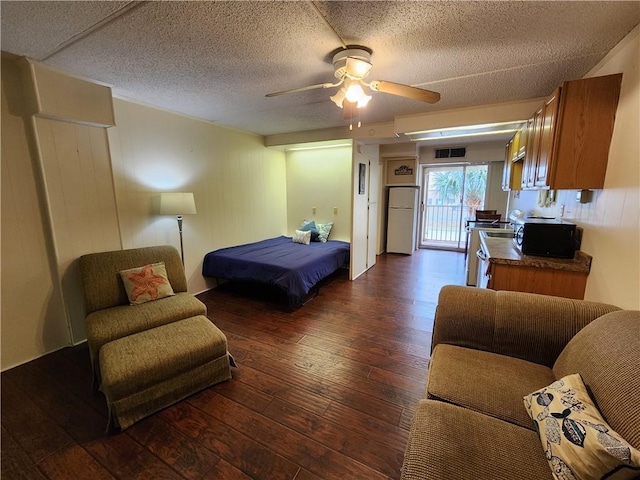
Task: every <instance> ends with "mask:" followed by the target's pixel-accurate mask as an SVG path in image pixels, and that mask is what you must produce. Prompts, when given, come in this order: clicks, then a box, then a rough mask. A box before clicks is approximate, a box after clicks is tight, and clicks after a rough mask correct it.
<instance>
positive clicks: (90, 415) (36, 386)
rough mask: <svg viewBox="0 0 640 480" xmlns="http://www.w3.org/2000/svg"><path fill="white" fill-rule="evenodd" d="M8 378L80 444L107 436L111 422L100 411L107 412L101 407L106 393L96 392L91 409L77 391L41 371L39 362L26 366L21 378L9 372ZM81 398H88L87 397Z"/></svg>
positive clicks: (23, 368) (82, 395) (21, 370)
mask: <svg viewBox="0 0 640 480" xmlns="http://www.w3.org/2000/svg"><path fill="white" fill-rule="evenodd" d="M49 371H50V370H49ZM7 378H8V379H12V380H13V381H14V382H15V384H16V385H17V386H18V388H20V389H21V390H22V391H24V392H25V394H26V395H28V396H29V398H31V399H32V400H33V402H34V403H35V404H36V405H37V406H38V407H39V408H40V409H41V410H42V411H43V412H47V415H48V416H49V418H50V419H51V420H52V421H53V422H55V423H56V424H57V425H59V426H60V427H61V428H63V429H64V430H65V431H66V432H67V433H68V434H69V435H70V436H71V437H72V438H73V439H74V440H75V441H76V442H78V443H83V442H87V441H91V440H95V439H97V438H101V437H103V436H104V434H105V431H106V426H107V418H106V416H104V415H103V414H101V413H99V410H103V409H102V407H101V405H103V404H105V400H104V396H103V395H102V393H100V392H92V394H91V397H89V402H90V403H91V405H88V404H87V403H85V402H83V401H82V400H81V399H80V398H79V397H77V396H76V395H75V393H76V392H77V390H75V389H69V388H67V385H62V384H60V383H59V382H56V380H55V379H52V378H51V377H49V376H48V375H46V374H45V373H44V372H43V371H42V370H41V368H40V367H39V364H38V363H37V362H32V363H29V364H27V365H24V366H23V367H22V368H21V369H20V375H13V371H9V372H7ZM80 396H81V397H84V398H87V397H86V396H85V395H84V394H83V393H81V394H80ZM98 405H100V407H98Z"/></svg>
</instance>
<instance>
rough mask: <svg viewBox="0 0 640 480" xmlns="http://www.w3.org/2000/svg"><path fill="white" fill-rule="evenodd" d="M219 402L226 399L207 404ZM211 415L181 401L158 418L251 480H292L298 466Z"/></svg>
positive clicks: (215, 399)
mask: <svg viewBox="0 0 640 480" xmlns="http://www.w3.org/2000/svg"><path fill="white" fill-rule="evenodd" d="M218 399H224V397H222V396H221V395H215V396H213V397H212V401H211V402H209V403H208V404H207V405H209V404H211V403H213V402H215V401H217V400H218ZM224 401H226V402H231V403H233V404H234V405H237V406H238V408H245V407H241V406H240V405H238V404H237V403H235V402H232V401H231V400H228V399H224ZM208 413H210V412H204V411H202V410H200V409H197V408H195V407H194V406H192V405H190V404H189V402H181V403H179V404H176V405H174V406H172V407H170V408H168V409H166V410H163V411H162V412H161V413H160V414H159V415H160V416H161V417H162V418H163V419H165V420H166V421H168V422H170V423H171V424H172V425H174V426H176V427H177V428H178V429H180V431H182V432H183V433H184V434H186V435H189V436H191V437H192V438H195V439H197V440H198V441H199V442H200V443H201V444H202V445H204V446H205V447H206V448H207V449H209V450H211V451H212V452H214V453H215V454H216V455H218V456H219V457H220V458H222V459H224V460H226V461H227V462H229V463H230V464H232V465H233V466H234V467H236V468H237V469H239V470H241V471H243V472H244V473H246V474H247V475H249V476H250V477H252V478H255V479H264V480H269V479H273V480H290V479H291V478H293V477H294V476H295V474H296V472H297V471H298V466H297V465H296V464H294V463H293V462H291V461H289V460H287V459H286V458H285V457H283V456H282V455H280V454H279V453H278V452H276V451H274V450H272V449H271V448H270V447H267V446H265V445H263V444H262V443H261V442H258V441H256V440H253V439H252V438H250V436H249V435H251V437H254V435H253V432H249V434H247V433H246V432H240V431H237V430H236V429H234V428H232V427H230V426H229V425H227V424H226V423H225V422H223V421H222V420H220V419H219V418H217V417H218V416H217V415H216V416H213V415H210V414H208Z"/></svg>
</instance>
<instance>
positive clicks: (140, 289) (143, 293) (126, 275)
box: [120, 262, 175, 305]
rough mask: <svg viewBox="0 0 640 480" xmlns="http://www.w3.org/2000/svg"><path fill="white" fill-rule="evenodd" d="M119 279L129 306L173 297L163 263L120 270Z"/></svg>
mask: <svg viewBox="0 0 640 480" xmlns="http://www.w3.org/2000/svg"><path fill="white" fill-rule="evenodd" d="M120 277H121V278H122V283H123V285H124V289H125V291H126V292H127V297H128V298H129V303H130V304H131V305H140V304H141V303H146V302H150V301H152V300H158V299H160V298H164V297H170V296H172V295H175V294H174V293H173V289H172V288H171V284H170V283H169V279H168V278H167V269H166V268H165V266H164V262H158V263H150V264H147V265H144V266H142V267H136V268H129V269H127V270H122V271H121V272H120Z"/></svg>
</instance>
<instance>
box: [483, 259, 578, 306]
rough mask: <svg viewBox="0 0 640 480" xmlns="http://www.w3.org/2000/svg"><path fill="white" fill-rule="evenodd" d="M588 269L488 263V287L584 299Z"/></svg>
mask: <svg viewBox="0 0 640 480" xmlns="http://www.w3.org/2000/svg"><path fill="white" fill-rule="evenodd" d="M587 276H588V273H582V272H572V271H567V270H554V269H550V268H535V267H521V266H517V265H504V264H496V263H491V264H490V267H489V283H488V287H489V288H491V289H493V290H510V291H514V292H530V293H540V294H543V295H554V296H556V297H566V298H575V299H578V300H583V299H584V291H585V288H586V286H587Z"/></svg>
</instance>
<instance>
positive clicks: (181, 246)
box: [176, 215, 184, 267]
mask: <svg viewBox="0 0 640 480" xmlns="http://www.w3.org/2000/svg"><path fill="white" fill-rule="evenodd" d="M176 218H177V219H178V232H180V258H182V266H183V267H184V246H183V244H182V215H178V216H177V217H176Z"/></svg>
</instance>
